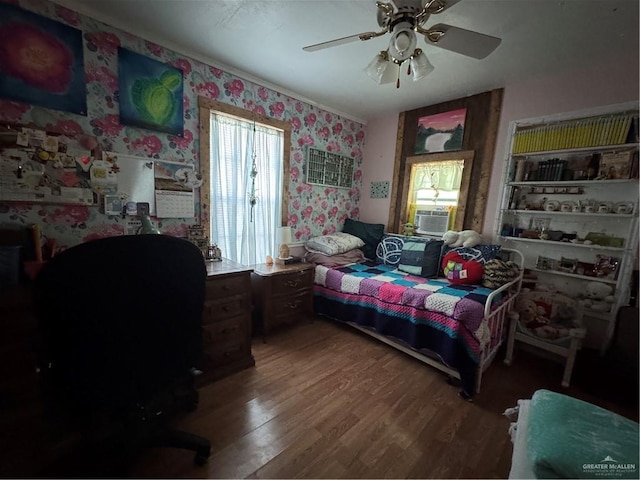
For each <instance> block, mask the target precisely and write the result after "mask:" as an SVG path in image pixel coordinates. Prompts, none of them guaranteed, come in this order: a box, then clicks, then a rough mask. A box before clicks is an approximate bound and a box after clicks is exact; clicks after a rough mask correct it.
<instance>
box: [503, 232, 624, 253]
mask: <svg viewBox="0 0 640 480" xmlns="http://www.w3.org/2000/svg"><path fill="white" fill-rule="evenodd" d="M500 239H501V240H503V241H508V240H513V241H514V242H529V243H539V244H546V245H554V246H559V245H562V246H563V247H572V248H587V249H589V250H606V251H607V252H624V251H625V250H626V249H625V248H624V247H623V248H620V247H605V246H603V245H594V244H591V245H585V244H583V243H571V242H556V241H554V240H540V239H538V238H520V237H505V236H504V235H501V236H500Z"/></svg>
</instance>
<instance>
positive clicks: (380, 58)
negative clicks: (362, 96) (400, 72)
mask: <svg viewBox="0 0 640 480" xmlns="http://www.w3.org/2000/svg"><path fill="white" fill-rule="evenodd" d="M388 66H389V55H388V54H387V52H385V51H384V50H383V51H382V52H380V53H378V54H377V55H376V56H375V57H373V60H371V62H369V65H367V68H365V72H367V75H369V77H370V78H371V80H373V81H374V82H376V83H377V84H380V83H382V78H383V76H384V72H385V71H386V70H387V67H388Z"/></svg>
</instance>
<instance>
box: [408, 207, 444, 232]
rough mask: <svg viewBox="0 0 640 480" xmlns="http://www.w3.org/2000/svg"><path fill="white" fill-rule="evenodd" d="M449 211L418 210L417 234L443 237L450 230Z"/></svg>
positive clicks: (416, 219) (416, 220)
mask: <svg viewBox="0 0 640 480" xmlns="http://www.w3.org/2000/svg"><path fill="white" fill-rule="evenodd" d="M450 214H451V212H449V211H448V210H418V211H417V212H416V218H415V223H414V224H415V226H416V227H417V230H416V233H418V234H423V235H437V236H442V235H443V234H444V233H445V232H446V231H447V230H448V229H449V228H448V227H449V215H450Z"/></svg>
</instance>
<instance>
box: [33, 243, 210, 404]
mask: <svg viewBox="0 0 640 480" xmlns="http://www.w3.org/2000/svg"><path fill="white" fill-rule="evenodd" d="M205 282H206V267H205V263H204V259H203V257H202V254H201V252H200V250H199V249H198V248H197V247H196V246H195V245H193V244H192V243H190V242H188V241H186V240H183V239H179V238H174V237H170V236H165V235H138V236H123V237H113V238H105V239H100V240H94V241H91V242H87V243H84V244H80V245H77V246H75V247H72V248H70V249H68V250H66V251H64V252H62V253H60V254H58V255H56V256H55V257H54V258H53V259H52V260H51V261H50V262H49V263H48V264H47V265H46V266H45V268H44V269H43V270H42V271H41V272H40V274H39V275H38V277H37V278H36V280H35V283H34V298H35V301H36V306H37V316H38V320H39V327H40V331H41V335H42V339H43V354H44V360H45V361H46V362H47V363H49V364H50V365H51V368H50V369H49V370H48V374H49V375H48V376H49V377H50V378H51V383H52V384H53V385H55V387H57V388H56V390H57V391H58V393H59V394H61V395H63V396H64V398H65V399H66V400H67V401H69V402H72V403H73V404H74V406H75V407H78V408H85V407H86V408H96V407H100V406H104V407H110V408H114V407H120V406H126V405H131V404H132V403H135V402H140V401H145V400H148V399H151V398H153V397H154V395H157V394H158V392H160V391H162V390H163V389H166V388H168V387H169V386H170V385H171V383H172V382H176V381H178V380H179V379H180V378H186V376H187V375H188V372H189V369H190V368H191V367H194V366H196V364H197V361H198V358H199V355H200V354H201V351H202V329H201V324H202V310H203V305H204V290H205Z"/></svg>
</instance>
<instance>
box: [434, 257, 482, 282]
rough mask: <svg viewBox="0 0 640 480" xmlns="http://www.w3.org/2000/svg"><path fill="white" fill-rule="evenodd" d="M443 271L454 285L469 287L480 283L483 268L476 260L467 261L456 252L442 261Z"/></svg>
mask: <svg viewBox="0 0 640 480" xmlns="http://www.w3.org/2000/svg"><path fill="white" fill-rule="evenodd" d="M442 271H443V272H444V276H445V278H446V279H447V280H449V281H450V282H451V283H453V284H454V285H458V284H462V285H469V284H478V283H480V281H481V280H482V271H483V268H482V264H481V263H480V262H478V261H476V260H465V259H464V258H463V257H462V256H460V255H459V254H457V253H456V252H449V253H447V254H446V255H445V256H444V258H443V259H442Z"/></svg>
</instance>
